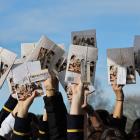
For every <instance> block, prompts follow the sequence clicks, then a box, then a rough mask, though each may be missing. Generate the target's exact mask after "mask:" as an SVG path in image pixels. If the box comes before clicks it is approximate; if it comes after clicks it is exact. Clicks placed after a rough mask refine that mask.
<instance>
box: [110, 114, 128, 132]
mask: <svg viewBox="0 0 140 140" xmlns="http://www.w3.org/2000/svg"><path fill="white" fill-rule="evenodd" d="M110 118H111V119H110V120H111V122H110V124H111V125H112V127H115V128H117V129H119V130H121V131H125V126H126V122H127V118H126V117H125V116H122V117H121V118H113V115H111V116H110Z"/></svg>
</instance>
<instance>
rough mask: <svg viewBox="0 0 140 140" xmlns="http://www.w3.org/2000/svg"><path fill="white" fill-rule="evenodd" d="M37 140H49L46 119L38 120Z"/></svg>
mask: <svg viewBox="0 0 140 140" xmlns="http://www.w3.org/2000/svg"><path fill="white" fill-rule="evenodd" d="M38 133H39V140H49V132H48V122H47V121H42V118H41V120H40V121H39V130H38Z"/></svg>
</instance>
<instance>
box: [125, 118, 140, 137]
mask: <svg viewBox="0 0 140 140" xmlns="http://www.w3.org/2000/svg"><path fill="white" fill-rule="evenodd" d="M128 138H129V139H130V140H140V118H139V119H137V120H135V121H134V123H133V125H132V128H131V131H130V133H129V134H128Z"/></svg>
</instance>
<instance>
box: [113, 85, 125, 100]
mask: <svg viewBox="0 0 140 140" xmlns="http://www.w3.org/2000/svg"><path fill="white" fill-rule="evenodd" d="M122 88H123V85H117V84H112V89H113V91H114V92H115V95H116V100H118V101H123V100H124V94H123V89H122Z"/></svg>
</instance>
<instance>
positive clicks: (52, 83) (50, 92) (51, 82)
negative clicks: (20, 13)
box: [44, 74, 59, 97]
mask: <svg viewBox="0 0 140 140" xmlns="http://www.w3.org/2000/svg"><path fill="white" fill-rule="evenodd" d="M44 85H45V88H46V91H47V92H46V95H47V96H48V97H50V96H54V95H55V91H58V90H59V86H58V80H57V78H56V76H55V75H54V74H50V77H49V78H48V79H47V80H45V81H44Z"/></svg>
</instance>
